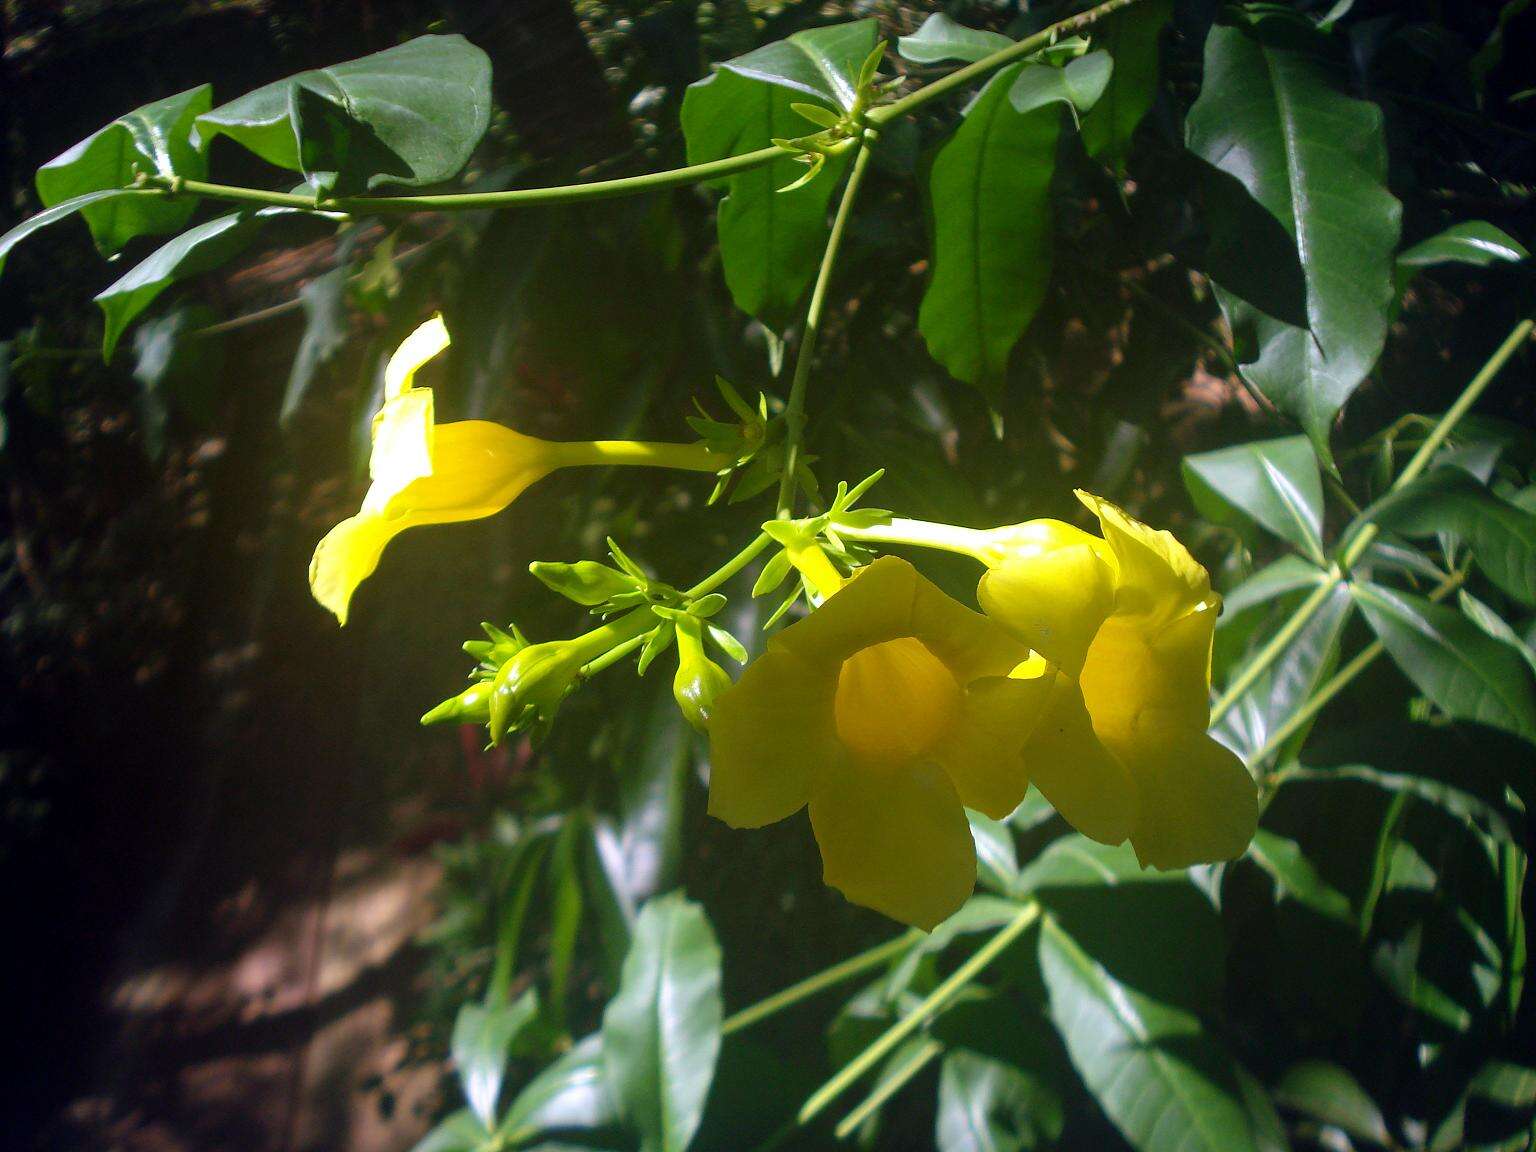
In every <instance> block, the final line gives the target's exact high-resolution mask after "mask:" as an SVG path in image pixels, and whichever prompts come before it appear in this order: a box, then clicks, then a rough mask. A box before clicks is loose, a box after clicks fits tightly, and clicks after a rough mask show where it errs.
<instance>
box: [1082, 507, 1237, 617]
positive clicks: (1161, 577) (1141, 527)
mask: <svg viewBox="0 0 1536 1152" xmlns="http://www.w3.org/2000/svg"><path fill="white" fill-rule="evenodd" d="M1077 498H1078V499H1079V500H1081V501H1082V502H1083V504H1085V505H1086V506H1087V507H1088V509H1089V510H1090V511H1092V512H1093V513H1094V515H1096V516H1097V517H1098V518H1099V528H1100V531H1102V532H1103V533H1104V539H1105V540H1106V541H1108V543H1109V546H1110V548H1112V549H1113V550H1114V553H1115V558H1116V561H1117V562H1118V568H1119V574H1118V579H1117V587H1116V602H1115V610H1116V611H1117V612H1120V613H1126V614H1135V615H1144V616H1151V617H1155V618H1156V619H1157V620H1159V621H1162V622H1166V621H1168V620H1173V619H1176V618H1178V617H1179V616H1182V615H1184V614H1185V613H1186V612H1189V611H1192V610H1193V609H1194V608H1195V607H1196V606H1197V605H1199V604H1202V603H1207V602H1210V601H1211V600H1212V599H1213V597H1212V595H1211V580H1210V577H1209V575H1207V573H1206V571H1205V569H1204V568H1203V567H1201V566H1200V564H1199V562H1197V561H1196V560H1195V558H1194V557H1193V556H1191V555H1190V554H1189V550H1188V549H1187V548H1185V547H1184V545H1182V544H1180V543H1179V542H1178V541H1177V540H1176V539H1174V537H1173V534H1172V533H1170V532H1162V531H1158V530H1156V529H1153V528H1149V527H1147V526H1146V525H1145V524H1143V523H1142V522H1141V521H1139V520H1136V519H1134V518H1133V517H1130V516H1127V515H1126V514H1125V512H1123V511H1122V510H1121V509H1119V508H1117V507H1116V506H1115V505H1113V504H1111V503H1110V502H1109V501H1108V500H1102V499H1100V498H1099V497H1097V496H1094V495H1092V494H1091V493H1088V492H1083V491H1081V490H1079V491H1078V493H1077Z"/></svg>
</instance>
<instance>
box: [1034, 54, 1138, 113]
mask: <svg viewBox="0 0 1536 1152" xmlns="http://www.w3.org/2000/svg"><path fill="white" fill-rule="evenodd" d="M1113 71H1114V61H1113V60H1111V59H1110V57H1109V53H1108V52H1090V53H1088V55H1086V56H1079V57H1078V58H1077V59H1076V60H1071V61H1068V62H1067V63H1066V64H1064V65H1063V66H1062V67H1060V68H1052V67H1050V66H1048V65H1043V64H1027V65H1025V67H1024V70H1023V71H1022V72H1020V73H1019V78H1018V79H1017V80H1015V81H1014V82H1013V87H1012V88H1011V89H1009V92H1008V100H1009V102H1010V103H1011V104H1012V105H1013V107H1014V110H1015V111H1017V112H1019V113H1020V114H1021V115H1023V114H1028V113H1030V112H1033V111H1034V110H1035V109H1037V108H1044V107H1045V106H1046V105H1048V104H1064V105H1066V107H1067V109H1068V110H1069V111H1071V113H1072V115H1073V117H1074V119H1075V118H1076V117H1077V115H1078V113H1080V112H1086V111H1088V109H1090V108H1092V107H1093V106H1094V105H1095V104H1097V103H1098V101H1099V97H1101V96H1102V95H1104V89H1105V88H1106V87H1107V86H1108V85H1109V79H1110V74H1111V73H1112V72H1113Z"/></svg>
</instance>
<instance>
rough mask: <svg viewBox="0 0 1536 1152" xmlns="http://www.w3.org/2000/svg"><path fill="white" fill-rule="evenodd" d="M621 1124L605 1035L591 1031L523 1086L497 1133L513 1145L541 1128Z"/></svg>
mask: <svg viewBox="0 0 1536 1152" xmlns="http://www.w3.org/2000/svg"><path fill="white" fill-rule="evenodd" d="M617 1123H618V1110H617V1108H616V1107H615V1105H614V1102H613V1094H612V1093H611V1092H610V1091H609V1089H608V1083H607V1081H606V1080H605V1079H604V1074H603V1046H602V1036H601V1035H600V1034H598V1033H593V1034H592V1035H590V1036H587V1037H585V1038H584V1039H582V1040H580V1041H579V1042H577V1044H576V1045H575V1046H574V1047H573V1048H572V1049H571V1050H570V1051H569V1052H567V1053H566V1054H565V1055H564V1056H561V1057H560V1059H558V1060H556V1061H555V1062H554V1063H553V1064H551V1065H550V1066H549V1067H547V1068H545V1069H544V1070H543V1071H542V1072H540V1073H539V1074H538V1075H537V1076H535V1077H534V1078H533V1079H532V1080H530V1081H529V1082H528V1083H527V1084H526V1085H524V1087H523V1090H522V1091H521V1092H519V1093H518V1094H517V1095H516V1096H515V1097H514V1098H513V1100H512V1103H511V1104H509V1105H508V1106H507V1113H506V1115H505V1116H504V1117H503V1118H502V1121H501V1127H500V1128H499V1129H498V1130H497V1135H498V1136H499V1137H501V1138H502V1139H503V1140H505V1141H506V1143H507V1144H508V1145H513V1146H515V1145H520V1144H522V1143H524V1142H525V1141H528V1140H531V1139H532V1138H533V1137H534V1136H537V1135H538V1134H539V1133H540V1132H547V1131H551V1130H556V1129H558V1130H569V1129H597V1128H609V1127H612V1126H613V1125H615V1124H617Z"/></svg>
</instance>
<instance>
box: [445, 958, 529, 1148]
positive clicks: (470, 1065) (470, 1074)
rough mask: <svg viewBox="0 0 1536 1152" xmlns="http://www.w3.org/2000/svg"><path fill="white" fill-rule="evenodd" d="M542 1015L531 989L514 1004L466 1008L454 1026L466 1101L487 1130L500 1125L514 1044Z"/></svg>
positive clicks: (457, 1065)
mask: <svg viewBox="0 0 1536 1152" xmlns="http://www.w3.org/2000/svg"><path fill="white" fill-rule="evenodd" d="M538 1014H539V998H538V995H537V993H535V992H534V991H533V989H531V988H530V989H529V990H528V991H527V992H525V993H523V995H521V996H519V997H518V998H517V999H516V1000H514V1001H513V1002H512V1003H511V1004H466V1005H464V1006H463V1007H462V1008H460V1009H459V1015H458V1018H457V1019H455V1020H454V1022H453V1042H452V1045H451V1047H452V1050H453V1063H454V1067H455V1068H456V1069H457V1070H458V1074H459V1083H460V1084H462V1085H463V1086H464V1097H465V1099H467V1100H468V1101H469V1106H470V1108H471V1110H473V1112H474V1114H475V1116H476V1117H477V1118H478V1119H479V1120H480V1123H481V1124H483V1125H484V1126H485V1127H486V1128H491V1127H494V1126H495V1124H496V1098H497V1097H498V1096H500V1095H501V1082H502V1079H503V1078H504V1077H505V1076H506V1071H507V1058H508V1056H510V1055H511V1052H512V1042H513V1041H514V1040H516V1039H517V1034H518V1033H519V1032H521V1031H522V1030H523V1029H524V1028H526V1027H527V1026H528V1025H529V1024H531V1023H532V1022H533V1020H534V1019H535V1018H536V1017H537V1016H538Z"/></svg>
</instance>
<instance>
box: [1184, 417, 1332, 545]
mask: <svg viewBox="0 0 1536 1152" xmlns="http://www.w3.org/2000/svg"><path fill="white" fill-rule="evenodd" d="M1184 485H1185V487H1186V488H1188V489H1189V494H1190V497H1191V498H1192V499H1193V500H1194V502H1195V507H1196V508H1198V509H1199V510H1200V514H1201V515H1203V516H1204V517H1206V519H1208V520H1213V521H1215V522H1216V523H1218V524H1220V523H1228V524H1230V523H1232V522H1233V521H1234V519H1236V520H1237V521H1238V522H1241V521H1242V520H1243V518H1244V517H1246V518H1247V519H1249V520H1252V521H1254V522H1256V523H1258V524H1260V525H1262V526H1263V527H1264V528H1266V529H1268V530H1269V531H1270V532H1273V533H1274V534H1275V535H1276V536H1279V537H1280V538H1281V539H1282V540H1285V541H1287V542H1289V543H1290V544H1293V545H1294V546H1295V547H1297V548H1299V549H1300V550H1301V551H1302V552H1304V553H1306V555H1307V556H1308V557H1309V558H1310V559H1312V560H1314V561H1315V562H1317V563H1319V564H1321V563H1322V562H1323V559H1324V557H1323V544H1322V536H1323V477H1322V474H1321V473H1320V472H1319V471H1318V467H1317V457H1316V456H1315V455H1314V454H1313V452H1312V446H1311V444H1310V443H1309V442H1308V440H1307V438H1306V437H1305V436H1286V437H1282V438H1281V439H1279V440H1259V441H1255V442H1254V443H1251V444H1239V445H1236V446H1235V447H1232V448H1222V449H1218V450H1217V451H1215V452H1201V453H1198V454H1197V455H1194V456H1186V457H1185V458H1184ZM1234 511H1236V512H1237V513H1240V514H1241V515H1240V516H1238V517H1236V518H1234V516H1233V515H1232V513H1233V512H1234Z"/></svg>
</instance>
